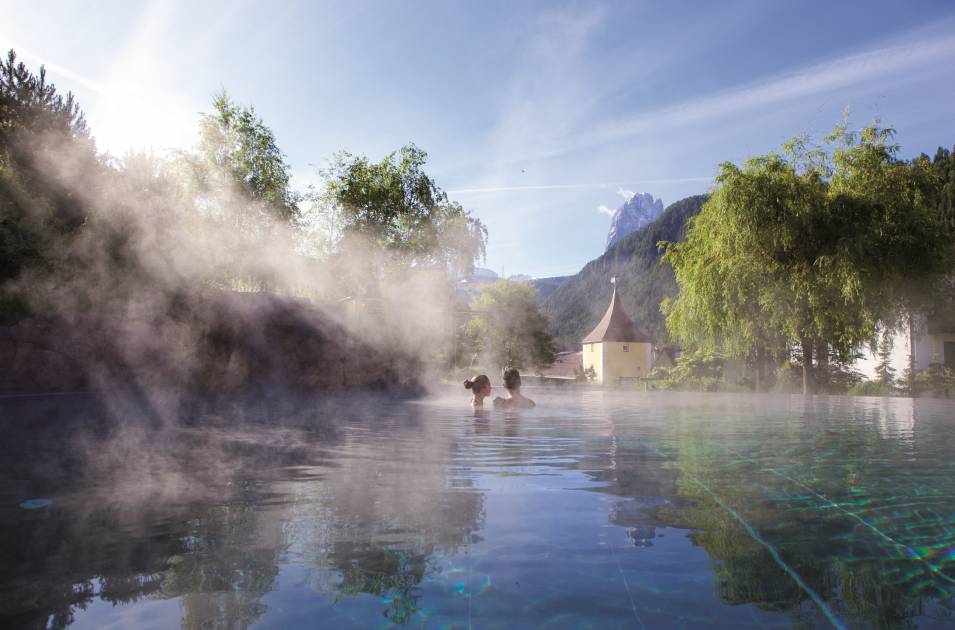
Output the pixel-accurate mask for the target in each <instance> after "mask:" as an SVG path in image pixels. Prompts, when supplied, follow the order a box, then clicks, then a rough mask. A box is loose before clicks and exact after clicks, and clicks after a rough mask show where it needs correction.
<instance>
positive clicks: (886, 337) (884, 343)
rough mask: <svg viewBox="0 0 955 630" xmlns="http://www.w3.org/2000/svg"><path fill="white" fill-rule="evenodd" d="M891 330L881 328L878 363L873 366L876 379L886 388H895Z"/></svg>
mask: <svg viewBox="0 0 955 630" xmlns="http://www.w3.org/2000/svg"><path fill="white" fill-rule="evenodd" d="M892 346H893V343H892V331H890V330H883V331H882V340H881V342H880V343H879V363H878V365H876V366H875V376H876V381H878V382H879V384H880V385H882V386H883V387H884V388H885V389H887V390H890V391H891V390H893V389H895V368H894V367H892Z"/></svg>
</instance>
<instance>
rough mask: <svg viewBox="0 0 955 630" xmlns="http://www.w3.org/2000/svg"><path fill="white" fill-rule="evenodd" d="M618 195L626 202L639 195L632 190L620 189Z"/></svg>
mask: <svg viewBox="0 0 955 630" xmlns="http://www.w3.org/2000/svg"><path fill="white" fill-rule="evenodd" d="M617 194H618V195H620V196H621V197H622V198H623V200H624V201H630V200H631V199H633V196H634V195H635V194H637V193H635V192H633V191H632V190H627V189H626V188H618V189H617Z"/></svg>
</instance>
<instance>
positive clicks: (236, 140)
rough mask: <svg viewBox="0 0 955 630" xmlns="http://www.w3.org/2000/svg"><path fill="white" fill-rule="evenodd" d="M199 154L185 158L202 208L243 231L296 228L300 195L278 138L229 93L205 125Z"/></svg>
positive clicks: (203, 119)
mask: <svg viewBox="0 0 955 630" xmlns="http://www.w3.org/2000/svg"><path fill="white" fill-rule="evenodd" d="M199 133H200V141H199V149H198V152H197V153H191V154H185V155H183V156H182V157H183V162H184V165H185V167H186V170H187V173H188V175H189V176H190V179H191V180H192V182H193V186H194V188H195V191H194V192H195V193H196V194H197V196H198V197H199V198H200V205H205V206H207V207H208V208H209V209H210V214H212V215H213V216H218V217H220V218H225V219H227V220H230V221H232V222H233V223H234V225H235V226H236V227H237V228H238V229H240V230H242V231H250V232H260V231H262V230H263V229H264V228H265V227H266V226H267V225H268V223H269V222H270V221H274V222H278V223H284V224H295V223H296V222H297V221H298V219H299V218H300V214H301V213H300V210H299V201H300V199H299V195H298V194H297V193H296V192H295V191H294V190H293V189H292V188H291V186H290V179H291V175H290V167H289V165H288V164H287V163H286V161H285V154H284V153H282V150H281V149H280V148H279V146H278V143H277V142H276V139H275V134H274V133H273V132H272V130H271V129H270V128H269V127H268V126H266V124H265V123H264V122H263V121H262V118H261V117H259V115H258V114H256V112H255V110H254V109H253V108H251V107H242V106H240V105H237V104H236V103H234V102H233V101H232V100H231V99H230V98H229V96H228V94H226V93H225V92H221V93H219V94H217V95H216V96H215V98H213V100H212V112H211V113H207V114H203V115H202V117H201V119H200V121H199Z"/></svg>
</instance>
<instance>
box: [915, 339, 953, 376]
mask: <svg viewBox="0 0 955 630" xmlns="http://www.w3.org/2000/svg"><path fill="white" fill-rule="evenodd" d="M946 341H947V342H949V343H951V342H955V333H948V334H942V335H922V336H920V337H918V338H917V339H916V340H915V366H916V367H917V368H918V369H920V370H924V369H927V368H928V366H929V364H930V363H945V360H946V359H948V361H949V362H951V361H952V360H953V357H946V356H945V342H946Z"/></svg>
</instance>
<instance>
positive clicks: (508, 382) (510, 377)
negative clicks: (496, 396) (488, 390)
mask: <svg viewBox="0 0 955 630" xmlns="http://www.w3.org/2000/svg"><path fill="white" fill-rule="evenodd" d="M501 378H502V379H503V380H504V389H508V390H515V389H520V387H521V373H520V372H518V371H517V368H513V367H509V368H504V371H503V372H501Z"/></svg>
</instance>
